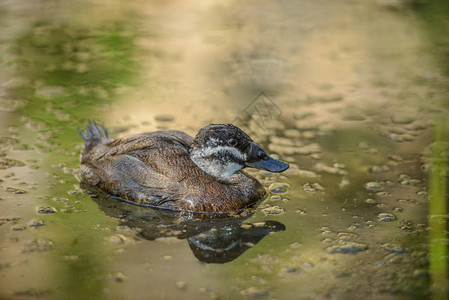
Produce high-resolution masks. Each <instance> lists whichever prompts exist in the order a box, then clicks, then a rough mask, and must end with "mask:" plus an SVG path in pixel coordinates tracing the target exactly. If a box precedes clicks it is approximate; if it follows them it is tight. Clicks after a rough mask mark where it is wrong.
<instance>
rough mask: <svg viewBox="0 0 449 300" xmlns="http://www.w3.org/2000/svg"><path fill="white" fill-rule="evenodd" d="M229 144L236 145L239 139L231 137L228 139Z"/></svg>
mask: <svg viewBox="0 0 449 300" xmlns="http://www.w3.org/2000/svg"><path fill="white" fill-rule="evenodd" d="M228 145H229V146H235V145H237V141H236V140H235V139H230V140H229V141H228Z"/></svg>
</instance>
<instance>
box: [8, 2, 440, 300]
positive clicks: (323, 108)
mask: <svg viewBox="0 0 449 300" xmlns="http://www.w3.org/2000/svg"><path fill="white" fill-rule="evenodd" d="M36 12H38V13H36ZM447 17H448V9H447V5H446V4H445V3H443V1H441V2H438V1H436V2H433V3H432V4H431V3H427V2H419V1H416V2H414V1H363V2H360V3H359V2H355V1H332V2H329V1H280V2H279V1H278V2H273V1H246V2H244V3H239V2H237V1H234V2H225V1H200V2H196V3H187V2H183V1H169V2H159V1H150V2H149V1H140V2H139V1H137V2H133V3H131V4H130V3H129V2H125V1H119V0H115V1H104V2H103V1H89V2H80V1H64V2H59V1H41V2H39V1H34V2H33V3H30V2H29V1H3V2H1V3H0V20H1V21H0V45H1V47H0V62H1V72H0V133H1V140H0V187H1V189H0V239H1V248H0V278H1V279H0V298H1V299H33V298H39V299H125V298H126V299H179V298H181V297H183V298H184V299H251V298H264V299H359V298H361V297H366V298H369V299H414V298H417V299H418V298H419V299H423V298H434V299H446V298H448V290H447V286H449V282H448V276H447V274H448V273H447V242H448V240H447V224H446V220H447V208H446V204H447V193H446V189H445V188H446V185H447V184H446V178H447V176H446V174H447V157H448V156H447V131H448V124H449V123H448V118H447V116H448V115H447V105H448V90H447V86H448V77H447V74H448V73H447V71H448V69H447V66H448V62H447V52H446V49H447V46H448V44H447V40H445V37H446V36H447V27H444V26H445V25H444V24H445V23H444V22H445V21H444V20H447ZM445 30H446V31H445ZM89 119H95V120H97V121H99V122H104V124H105V125H106V127H108V129H109V131H110V134H111V135H112V136H113V137H121V136H124V135H128V134H134V133H140V132H145V131H153V130H157V129H161V128H171V129H178V130H184V131H186V132H188V133H189V134H192V135H194V134H195V133H196V132H197V131H198V130H199V129H200V128H201V127H203V126H205V125H207V124H209V123H211V122H213V123H222V122H233V123H235V124H237V125H239V126H240V127H241V128H242V129H244V130H245V131H246V132H247V133H249V134H250V135H251V137H252V138H253V139H254V140H255V141H257V142H258V143H260V144H261V145H262V146H263V147H264V148H265V149H267V150H268V151H269V152H270V153H272V154H274V155H276V156H277V157H279V158H280V159H282V160H286V161H288V162H289V163H290V165H291V167H290V169H289V170H287V171H286V172H284V173H282V174H272V173H267V172H262V171H257V170H250V169H249V170H247V171H248V173H250V174H251V175H253V176H255V177H256V178H258V179H259V180H260V181H261V182H262V183H263V184H264V186H266V188H267V190H268V195H267V198H266V199H264V200H263V201H262V202H261V203H260V204H259V205H258V207H256V208H255V209H254V210H251V211H248V212H245V214H243V215H238V216H235V217H231V218H219V219H210V220H209V219H206V220H205V219H198V218H192V217H191V216H186V215H173V214H167V213H163V212H161V211H153V210H149V209H145V208H141V207H136V206H132V205H129V204H127V203H123V202H119V201H116V200H113V199H110V198H107V197H104V195H98V194H95V193H91V192H89V191H86V190H84V189H83V188H82V187H80V185H79V181H78V177H79V156H80V152H81V151H82V149H83V145H82V139H81V137H80V136H79V134H78V131H77V129H76V128H77V127H81V128H84V127H85V126H86V124H87V122H88V120H89ZM429 175H432V176H429ZM429 199H432V201H433V202H434V203H432V205H429ZM438 199H439V200H438ZM429 207H430V209H429ZM429 233H430V234H429ZM429 239H430V240H429Z"/></svg>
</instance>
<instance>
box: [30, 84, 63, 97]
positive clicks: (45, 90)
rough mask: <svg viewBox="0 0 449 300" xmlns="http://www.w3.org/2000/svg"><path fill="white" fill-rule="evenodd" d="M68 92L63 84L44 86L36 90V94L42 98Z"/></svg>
mask: <svg viewBox="0 0 449 300" xmlns="http://www.w3.org/2000/svg"><path fill="white" fill-rule="evenodd" d="M66 93H67V91H66V89H65V87H63V86H43V87H40V88H38V89H37V90H36V92H35V94H36V96H37V97H40V98H54V97H59V96H63V95H65V94H66Z"/></svg>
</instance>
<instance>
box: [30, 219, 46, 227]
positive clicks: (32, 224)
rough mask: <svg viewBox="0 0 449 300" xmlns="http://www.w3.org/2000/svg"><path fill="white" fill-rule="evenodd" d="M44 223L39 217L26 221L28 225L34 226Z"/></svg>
mask: <svg viewBox="0 0 449 300" xmlns="http://www.w3.org/2000/svg"><path fill="white" fill-rule="evenodd" d="M44 225H45V223H44V221H43V220H39V219H36V220H31V221H30V222H29V223H28V226H29V227H34V228H37V227H41V226H44Z"/></svg>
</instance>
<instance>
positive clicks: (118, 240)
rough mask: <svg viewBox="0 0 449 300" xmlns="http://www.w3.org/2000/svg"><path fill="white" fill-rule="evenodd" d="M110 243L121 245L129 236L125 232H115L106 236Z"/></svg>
mask: <svg viewBox="0 0 449 300" xmlns="http://www.w3.org/2000/svg"><path fill="white" fill-rule="evenodd" d="M105 239H106V240H107V241H109V243H111V244H113V245H121V244H124V243H125V242H126V240H127V237H126V236H124V235H123V234H115V235H112V236H110V237H107V238H105Z"/></svg>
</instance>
